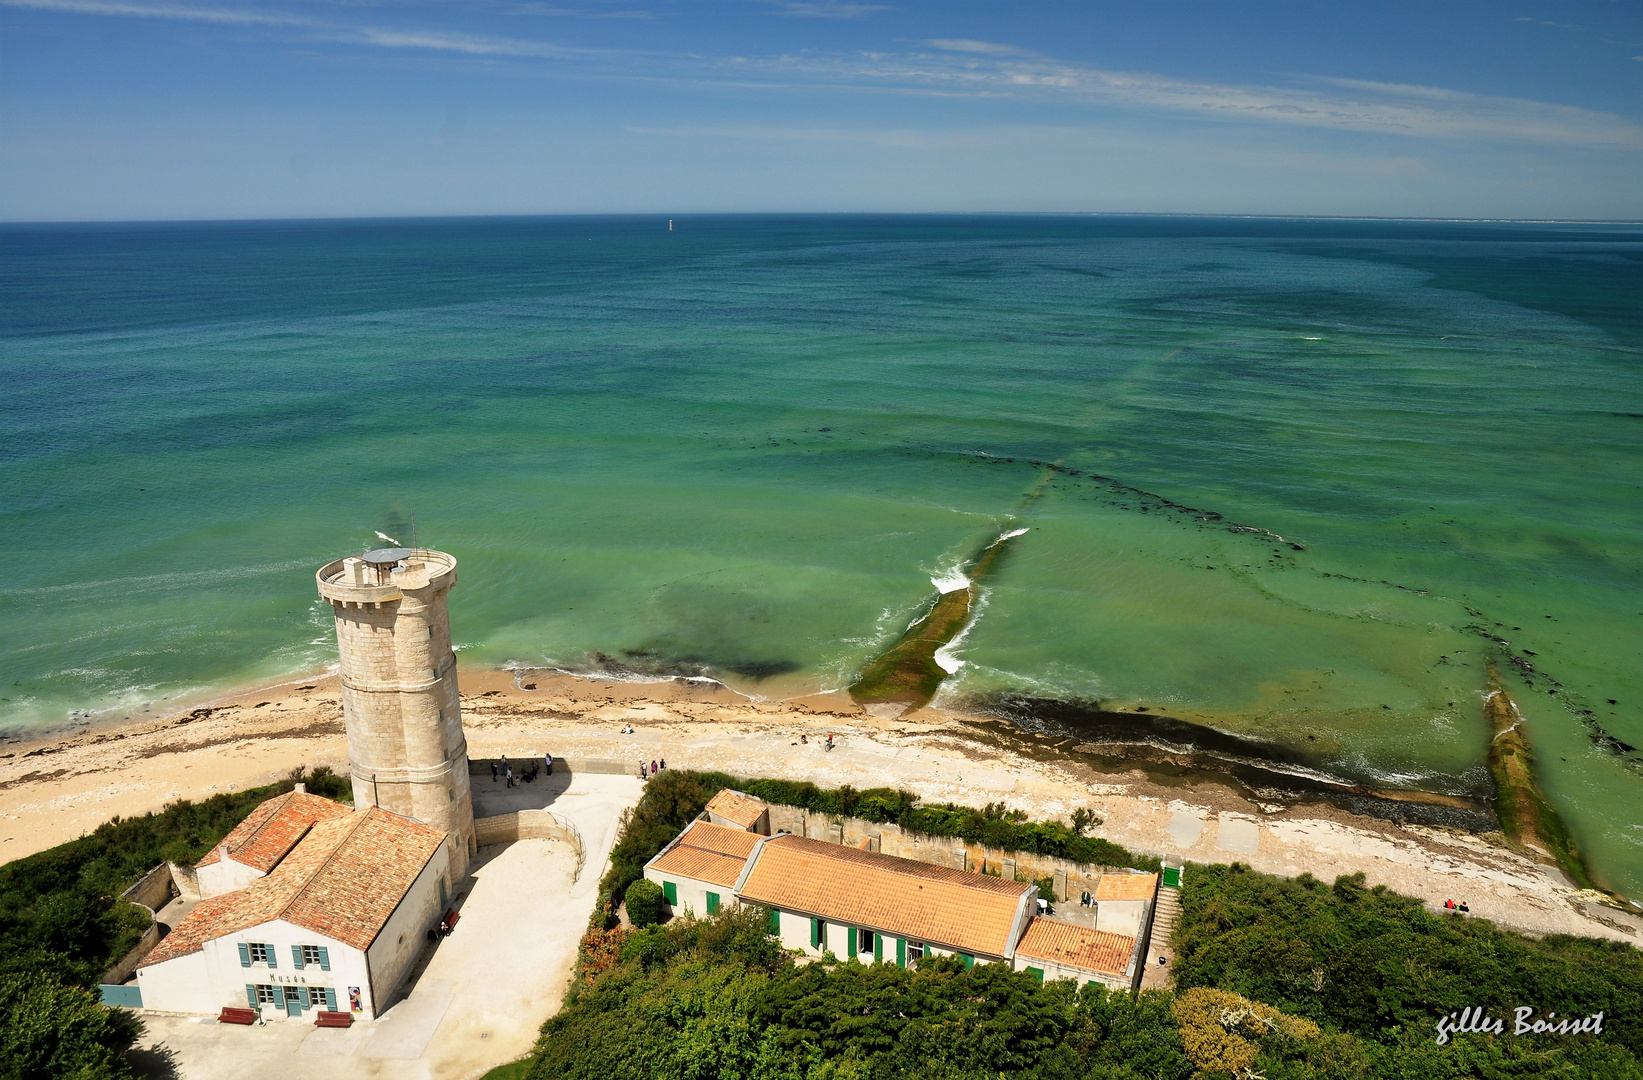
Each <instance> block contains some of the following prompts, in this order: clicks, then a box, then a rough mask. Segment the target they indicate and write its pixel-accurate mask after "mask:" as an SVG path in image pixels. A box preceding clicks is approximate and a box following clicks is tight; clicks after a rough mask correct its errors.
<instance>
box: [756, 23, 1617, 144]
mask: <svg viewBox="0 0 1643 1080" xmlns="http://www.w3.org/2000/svg"><path fill="white" fill-rule="evenodd" d="M930 44H931V45H932V46H935V45H937V44H938V43H936V42H932V43H930ZM955 44H957V45H963V46H968V47H966V48H954V47H953V46H954V45H955ZM939 46H940V47H941V51H940V52H914V53H898V54H890V53H873V54H866V53H861V54H855V55H821V54H801V55H790V56H784V57H780V58H774V59H770V60H762V61H761V60H741V61H737V63H738V64H741V65H743V66H746V67H748V68H750V69H751V68H756V69H759V70H760V71H761V73H762V74H764V75H765V76H767V77H784V76H785V77H787V78H790V79H798V78H801V77H808V78H811V79H814V80H817V81H823V82H831V83H836V84H842V85H848V86H853V87H858V88H885V89H898V90H902V91H907V90H913V91H922V92H930V93H944V94H954V93H957V94H966V95H974V96H978V97H981V96H985V97H1001V96H1002V97H1016V98H1021V99H1038V100H1056V101H1062V102H1067V103H1081V104H1086V105H1091V106H1097V107H1103V108H1114V109H1129V110H1143V111H1148V112H1153V113H1157V114H1168V115H1176V116H1185V117H1194V118H1199V119H1203V120H1213V121H1220V122H1228V123H1260V124H1284V125H1299V126H1307V127H1318V128H1335V129H1342V130H1351V131H1370V132H1381V133H1384V134H1388V135H1404V136H1414V137H1423V138H1445V139H1487V140H1496V141H1506V142H1532V143H1551V144H1561V145H1569V146H1625V147H1631V148H1639V147H1643V127H1640V126H1639V125H1638V124H1637V123H1635V122H1633V121H1631V120H1628V119H1626V118H1624V117H1621V116H1616V115H1614V114H1612V113H1604V112H1598V111H1595V110H1592V109H1582V108H1577V107H1573V106H1567V105H1555V104H1549V103H1546V102H1539V101H1530V100H1525V99H1521V98H1508V97H1498V96H1491V95H1484V94H1471V93H1466V92H1463V91H1456V90H1446V89H1442V88H1436V87H1424V86H1407V85H1398V84H1392V83H1376V82H1369V81H1364V80H1348V79H1331V78H1321V77H1307V76H1301V77H1297V78H1296V79H1295V80H1294V82H1293V84H1292V85H1289V86H1270V85H1245V84H1235V83H1218V82H1210V81H1206V80H1195V79H1182V78H1176V77H1172V76H1166V75H1154V74H1150V73H1145V72H1125V71H1112V70H1108V69H1104V68H1097V67H1093V66H1089V65H1082V64H1076V63H1069V62H1066V61H1061V60H1056V59H1054V58H1051V57H1045V56H1041V55H1037V54H1033V53H1029V52H1026V51H1025V50H1015V51H1012V52H1007V51H1005V50H1006V49H1007V48H1008V47H1007V46H998V45H994V44H993V43H989V42H973V43H972V42H958V43H955V42H950V41H942V42H940V43H939ZM976 46H980V47H979V48H978V47H976Z"/></svg>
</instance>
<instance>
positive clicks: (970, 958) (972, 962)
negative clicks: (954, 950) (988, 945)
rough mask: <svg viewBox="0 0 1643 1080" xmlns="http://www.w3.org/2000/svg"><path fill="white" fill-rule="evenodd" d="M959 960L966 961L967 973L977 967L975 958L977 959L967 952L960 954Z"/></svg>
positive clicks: (965, 968)
mask: <svg viewBox="0 0 1643 1080" xmlns="http://www.w3.org/2000/svg"><path fill="white" fill-rule="evenodd" d="M958 958H959V959H960V960H963V961H964V970H965V971H969V970H970V969H971V968H973V967H975V966H976V958H975V957H973V956H971V955H970V954H969V953H967V952H961V953H959V954H958Z"/></svg>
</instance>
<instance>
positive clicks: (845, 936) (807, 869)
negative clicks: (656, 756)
mask: <svg viewBox="0 0 1643 1080" xmlns="http://www.w3.org/2000/svg"><path fill="white" fill-rule="evenodd" d="M727 796H728V797H727ZM769 820H770V818H769V813H768V807H767V806H766V805H765V804H764V803H762V802H760V801H759V800H757V799H754V798H752V797H751V796H748V795H745V794H743V793H742V792H739V791H729V789H726V790H724V791H721V792H720V793H719V794H718V795H716V796H715V797H714V799H713V801H712V802H710V803H709V804H708V809H707V811H706V812H705V813H704V814H703V815H702V817H701V818H699V819H697V820H696V821H693V822H691V823H690V824H689V825H688V826H686V827H685V830H684V831H683V832H682V833H680V834H679V836H678V837H677V838H675V839H674V841H673V842H672V843H670V844H669V845H668V846H667V847H665V848H663V849H662V851H661V852H660V853H659V854H657V856H656V857H655V858H653V859H651V860H650V862H649V863H647V864H646V865H645V870H644V875H645V877H646V878H647V879H649V880H651V881H653V882H655V883H656V884H657V885H659V886H661V888H662V892H663V894H664V895H665V896H666V898H667V902H668V906H669V907H670V908H671V909H672V911H673V913H674V914H677V915H695V916H704V915H713V914H716V913H717V912H718V911H719V910H720V909H721V908H723V907H728V906H734V905H737V904H757V905H759V906H761V907H764V908H766V909H768V910H769V912H770V931H771V933H773V934H775V935H776V936H777V937H778V938H780V939H781V943H782V945H783V946H784V947H786V948H788V949H792V950H794V951H796V952H801V953H804V954H807V955H810V956H821V955H824V954H827V953H832V954H833V955H834V956H835V957H837V958H838V959H840V960H859V961H861V962H863V963H872V962H882V963H895V964H898V965H900V966H902V967H906V966H907V965H908V964H910V963H916V962H917V961H918V960H920V959H922V958H923V957H926V956H957V957H959V958H960V959H961V960H963V962H964V963H965V964H966V966H968V965H970V964H974V963H977V962H983V963H993V962H1004V963H1009V964H1012V965H1013V966H1014V967H1015V968H1016V969H1017V970H1025V971H1031V972H1033V973H1035V974H1037V975H1038V976H1039V977H1041V978H1048V979H1076V980H1077V981H1079V982H1085V983H1088V982H1100V983H1103V984H1104V985H1107V986H1110V987H1113V988H1119V987H1124V986H1128V985H1129V984H1130V982H1131V979H1132V977H1133V976H1134V974H1135V964H1136V963H1137V962H1138V960H1137V957H1138V955H1139V953H1138V949H1137V936H1138V935H1139V933H1140V932H1141V928H1142V927H1143V926H1144V925H1145V920H1146V914H1147V910H1148V907H1149V906H1150V904H1151V903H1152V900H1153V894H1154V893H1155V892H1156V890H1157V884H1158V878H1157V875H1155V874H1108V875H1103V877H1102V878H1101V881H1100V883H1099V884H1098V887H1097V897H1098V899H1099V902H1098V903H1097V904H1096V905H1094V907H1095V910H1093V911H1083V912H1077V911H1075V912H1074V913H1073V914H1071V915H1069V916H1067V917H1066V919H1054V918H1047V917H1044V916H1041V915H1039V914H1038V887H1037V886H1036V885H1034V884H1033V883H1031V882H1022V881H1006V880H1004V879H1002V878H997V877H990V876H988V875H985V874H974V873H970V872H969V871H967V870H955V869H952V868H949V867H945V866H936V865H932V864H930V863H924V862H919V861H917V860H914V859H904V858H901V857H899V856H894V855H885V854H881V853H879V852H875V851H868V850H863V849H860V848H852V847H845V846H843V845H840V844H833V843H827V842H824V841H821V840H812V839H808V838H806V837H803V836H795V835H793V834H790V833H778V834H777V835H775V836H767V835H761V834H760V833H759V832H757V831H755V830H756V826H757V824H758V823H760V822H763V823H764V825H765V828H766V829H768V828H769Z"/></svg>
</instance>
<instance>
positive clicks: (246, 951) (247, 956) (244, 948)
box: [240, 941, 255, 1004]
mask: <svg viewBox="0 0 1643 1080" xmlns="http://www.w3.org/2000/svg"><path fill="white" fill-rule="evenodd" d="M250 966H251V946H249V945H247V944H246V943H245V942H243V941H242V942H240V967H250ZM252 1004H255V1002H253V1003H252Z"/></svg>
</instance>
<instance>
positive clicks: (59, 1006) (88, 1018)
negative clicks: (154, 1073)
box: [0, 971, 142, 1080]
mask: <svg viewBox="0 0 1643 1080" xmlns="http://www.w3.org/2000/svg"><path fill="white" fill-rule="evenodd" d="M141 1030H142V1026H141V1024H140V1023H138V1021H137V1020H135V1019H134V1018H133V1017H132V1016H131V1015H130V1014H129V1013H123V1012H120V1011H119V1010H117V1009H106V1008H104V1007H103V1006H102V1005H101V1004H100V1003H99V1002H98V1000H97V995H96V994H94V993H93V992H92V991H90V990H86V989H83V988H81V987H78V986H71V985H69V984H67V983H64V982H63V981H61V980H60V979H58V978H57V977H56V976H55V975H52V974H50V973H47V972H41V971H36V972H28V973H24V972H12V973H10V974H6V975H0V1078H4V1080H64V1078H72V1080H123V1078H125V1077H129V1076H131V1075H132V1073H131V1070H130V1068H129V1067H128V1066H127V1064H126V1061H125V1058H124V1056H123V1055H124V1053H125V1050H126V1048H127V1047H129V1046H130V1045H131V1044H132V1043H133V1042H134V1041H136V1038H137V1035H138V1033H139V1032H140V1031H141Z"/></svg>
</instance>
